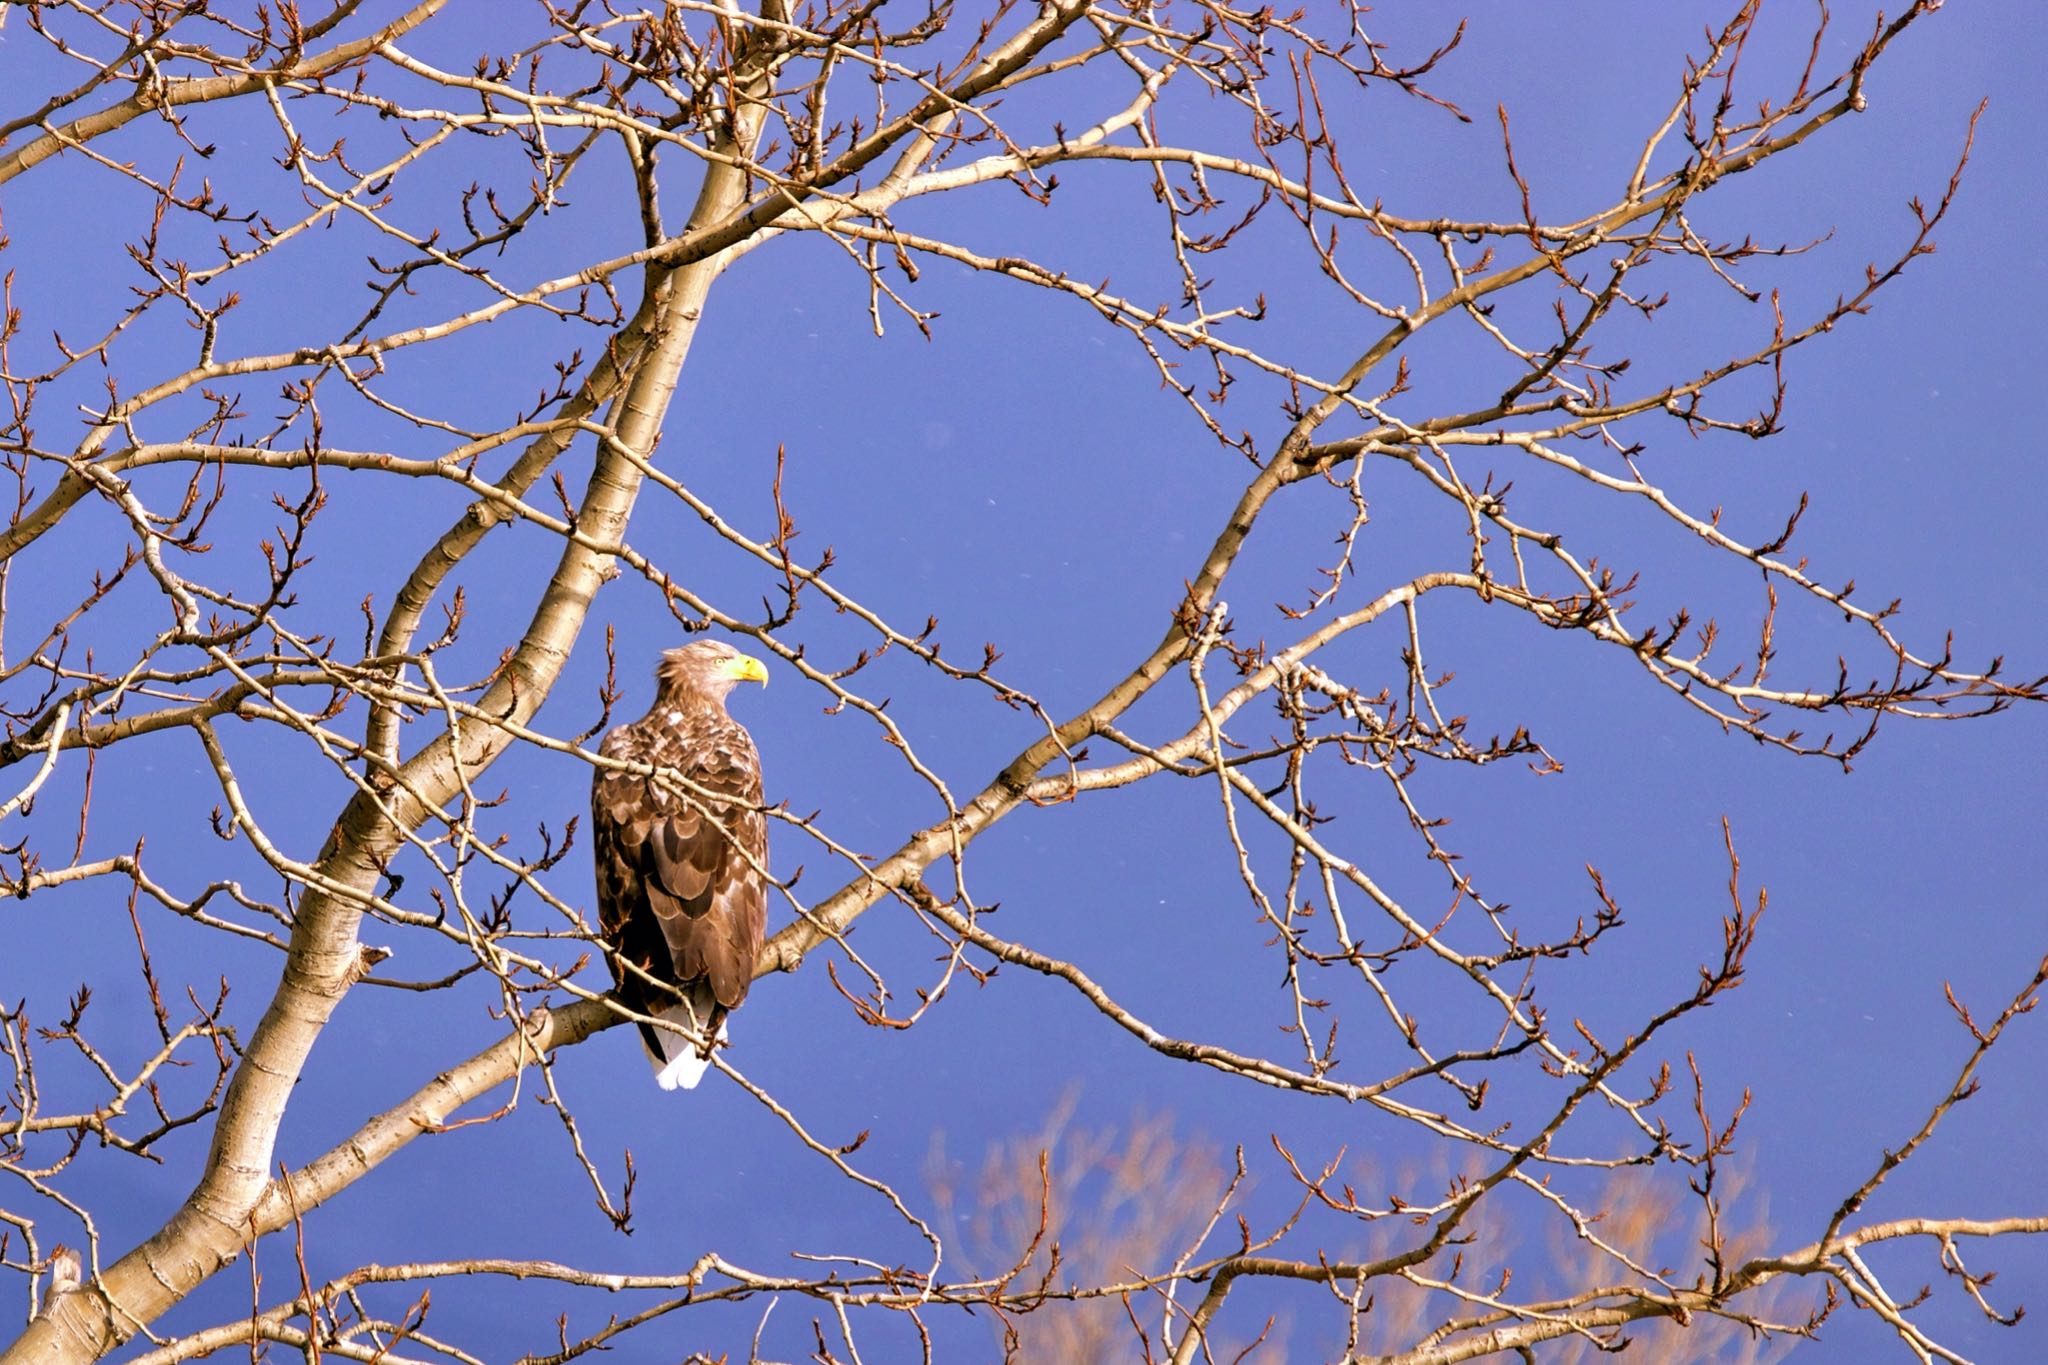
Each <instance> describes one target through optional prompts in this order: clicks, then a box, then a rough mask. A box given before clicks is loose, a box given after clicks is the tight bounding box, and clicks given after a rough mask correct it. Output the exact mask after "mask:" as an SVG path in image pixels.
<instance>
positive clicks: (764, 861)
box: [590, 640, 768, 1090]
mask: <svg viewBox="0 0 2048 1365" xmlns="http://www.w3.org/2000/svg"><path fill="white" fill-rule="evenodd" d="M654 679H655V694H654V705H653V707H652V708H650V709H649V711H648V712H647V714H646V715H644V716H642V717H641V718H640V719H639V720H636V721H634V722H633V723H632V724H630V725H621V726H620V727H618V728H617V729H616V730H613V731H612V732H611V733H610V734H608V735H606V736H605V737H604V743H603V744H601V745H600V746H599V747H598V752H599V753H601V754H603V755H604V756H605V757H606V758H614V759H620V760H623V761H625V762H629V763H648V764H652V765H653V766H655V767H657V768H666V769H670V770H672V771H673V772H674V773H676V774H679V775H680V777H681V779H682V780H681V781H680V782H678V781H676V780H675V779H674V778H673V777H670V778H668V779H666V780H657V779H656V778H654V777H651V776H642V775H641V774H639V773H630V772H621V771H619V770H617V769H614V768H599V769H598V770H597V776H596V778H595V780H594V781H593V782H592V783H591V791H590V828H591V849H592V855H593V857H594V859H595V861H596V864H597V911H598V922H599V924H600V926H601V927H602V929H603V931H604V937H605V942H606V943H608V944H609V945H611V948H612V954H611V955H608V957H607V960H608V961H610V963H611V967H612V976H613V978H614V979H615V980H616V981H617V982H618V990H617V992H616V994H617V996H618V999H619V1000H620V1001H621V1002H622V1003H623V1004H625V1005H626V1007H627V1008H629V1009H632V1010H635V1011H637V1012H639V1013H641V1014H649V1015H653V1016H655V1017H656V1018H660V1019H666V1020H669V1021H671V1022H673V1023H675V1024H678V1025H680V1026H681V1027H682V1028H684V1029H685V1030H687V1031H688V1032H689V1034H690V1038H685V1037H684V1036H683V1035H682V1034H679V1033H676V1032H674V1031H672V1030H669V1029H658V1028H655V1027H654V1026H653V1025H651V1024H642V1025H641V1026H640V1037H641V1040H642V1041H643V1042H645V1043H646V1045H647V1055H648V1057H649V1058H650V1059H652V1061H653V1062H654V1071H655V1077H656V1079H657V1080H658V1081H659V1082H660V1084H661V1088H662V1089H664V1090H673V1089H675V1088H676V1087H677V1086H681V1087H683V1088H684V1089H685V1090H688V1089H692V1088H694V1087H695V1086H696V1084H697V1082H698V1081H699V1080H700V1079H702V1078H703V1075H704V1072H705V1069H706V1068H707V1067H709V1066H710V1065H711V1049H712V1048H713V1047H714V1046H716V1041H717V1040H721V1039H723V1038H724V1037H725V1036H726V1029H725V1016H726V1015H727V1014H728V1013H730V1012H731V1011H733V1010H736V1009H738V1008H739V1004H740V1001H742V1000H744V999H746V998H747V987H748V986H749V985H750V984H752V982H753V978H754V959H755V958H756V957H757V956H759V955H760V952H761V938H762V930H763V926H764V925H765V923H766V920H767V878H766V875H765V874H766V870H767V866H768V822H767V819H766V818H765V817H764V816H763V814H762V811H761V758H760V755H759V754H757V753H755V751H754V741H753V739H752V737H751V736H749V735H748V734H747V732H746V729H745V728H744V727H743V726H741V725H740V723H739V722H738V721H736V720H734V719H733V718H732V717H731V716H729V715H727V714H726V713H725V695H726V693H728V692H730V691H732V689H733V687H734V686H735V685H736V684H738V683H741V682H748V681H751V682H758V683H764V684H765V683H766V682H767V681H768V670H767V669H766V668H764V667H762V666H761V661H760V660H758V659H752V658H749V657H748V656H746V655H744V654H742V653H740V652H739V651H738V650H736V649H734V648H733V647H732V646H731V645H728V644H724V643H722V642H720V641H716V640H705V641H702V642H700V643H698V644H694V645H687V646H685V647H683V648H681V649H671V650H669V651H668V652H667V653H665V654H663V655H662V656H661V664H660V666H659V667H657V668H656V669H655V671H654ZM628 964H630V965H628ZM635 968H637V969H638V970H637V971H636V970H635ZM691 1039H696V1040H698V1041H697V1042H692V1041H691Z"/></svg>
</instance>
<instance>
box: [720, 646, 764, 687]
mask: <svg viewBox="0 0 2048 1365" xmlns="http://www.w3.org/2000/svg"><path fill="white" fill-rule="evenodd" d="M725 672H726V676H727V677H730V678H732V679H734V680H735V681H738V682H757V683H759V684H761V686H763V687H766V686H767V685H768V666H767V665H766V664H764V663H762V662H761V661H760V660H759V659H756V658H755V657H754V656H753V655H751V654H736V655H734V656H733V657H732V658H731V659H728V660H727V661H726V664H725Z"/></svg>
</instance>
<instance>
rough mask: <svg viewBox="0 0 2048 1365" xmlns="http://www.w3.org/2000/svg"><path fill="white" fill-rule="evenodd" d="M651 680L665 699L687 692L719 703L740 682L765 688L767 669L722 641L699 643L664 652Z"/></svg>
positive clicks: (751, 657) (754, 659)
mask: <svg viewBox="0 0 2048 1365" xmlns="http://www.w3.org/2000/svg"><path fill="white" fill-rule="evenodd" d="M654 680H655V683H656V685H657V686H658V687H659V688H660V689H661V694H662V695H663V696H664V697H670V696H677V695H680V694H685V693H688V694H694V695H696V696H700V697H704V698H706V699H707V700H710V701H715V702H721V703H722V702H723V701H724V700H725V694H726V693H728V692H730V691H732V689H733V687H734V686H735V685H737V684H739V683H743V682H757V683H760V684H762V685H763V686H765V685H766V684H767V682H768V669H767V667H766V666H765V665H763V664H762V662H761V661H760V660H759V659H756V658H754V657H753V656H752V655H748V654H742V653H740V652H739V651H738V650H737V649H734V648H733V647H732V646H731V645H729V644H727V643H726V642H725V641H723V640H699V641H698V642H697V643H696V644H694V645H684V646H682V647H681V648H680V649H671V650H667V651H664V652H663V654H662V656H661V662H660V663H659V664H658V665H656V666H655V670H654Z"/></svg>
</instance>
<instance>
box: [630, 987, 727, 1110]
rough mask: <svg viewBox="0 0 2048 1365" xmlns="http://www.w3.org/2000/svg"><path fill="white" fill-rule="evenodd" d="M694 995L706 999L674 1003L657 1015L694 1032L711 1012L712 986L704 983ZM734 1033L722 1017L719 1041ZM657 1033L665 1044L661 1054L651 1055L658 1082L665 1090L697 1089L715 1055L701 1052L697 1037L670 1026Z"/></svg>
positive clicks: (697, 1030) (719, 1027) (696, 1031)
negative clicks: (707, 987)
mask: <svg viewBox="0 0 2048 1365" xmlns="http://www.w3.org/2000/svg"><path fill="white" fill-rule="evenodd" d="M691 995H692V996H693V997H696V996H700V995H701V997H702V999H701V1000H699V999H694V998H693V999H692V1000H691V1001H690V1003H688V1004H677V1005H671V1006H669V1007H668V1008H667V1009H665V1010H656V1011H655V1012H654V1017H655V1018H657V1019H666V1020H668V1021H669V1022H670V1023H672V1024H676V1025H679V1026H680V1027H682V1028H686V1029H688V1030H690V1032H691V1033H693V1034H695V1033H698V1032H699V1031H700V1030H701V1028H702V1026H703V1025H702V1020H703V1019H704V1018H705V1016H706V1015H708V1014H709V1013H710V1011H711V1006H712V1004H713V1003H714V1001H713V1000H712V997H711V992H710V990H709V989H706V988H702V987H701V985H700V988H699V989H698V990H693V991H692V992H691ZM730 1036H731V1035H730V1034H729V1033H728V1032H727V1030H726V1026H725V1021H724V1020H720V1021H719V1024H718V1041H719V1042H721V1043H722V1042H724V1041H726V1039H727V1038H728V1037H730ZM655 1037H656V1039H657V1040H658V1041H659V1042H660V1044H661V1056H659V1057H650V1058H649V1059H648V1060H649V1061H651V1062H653V1063H654V1080H655V1083H656V1084H657V1085H659V1086H660V1087H661V1088H662V1089H663V1090H679V1089H680V1090H695V1089H696V1088H697V1082H699V1081H701V1080H703V1079H704V1073H705V1072H706V1071H709V1070H710V1069H711V1059H710V1058H709V1057H705V1056H703V1055H701V1054H700V1053H699V1052H698V1050H697V1043H696V1040H695V1039H694V1038H686V1037H684V1036H683V1035H682V1034H680V1033H673V1032H671V1031H669V1030H668V1029H656V1030H655Z"/></svg>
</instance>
